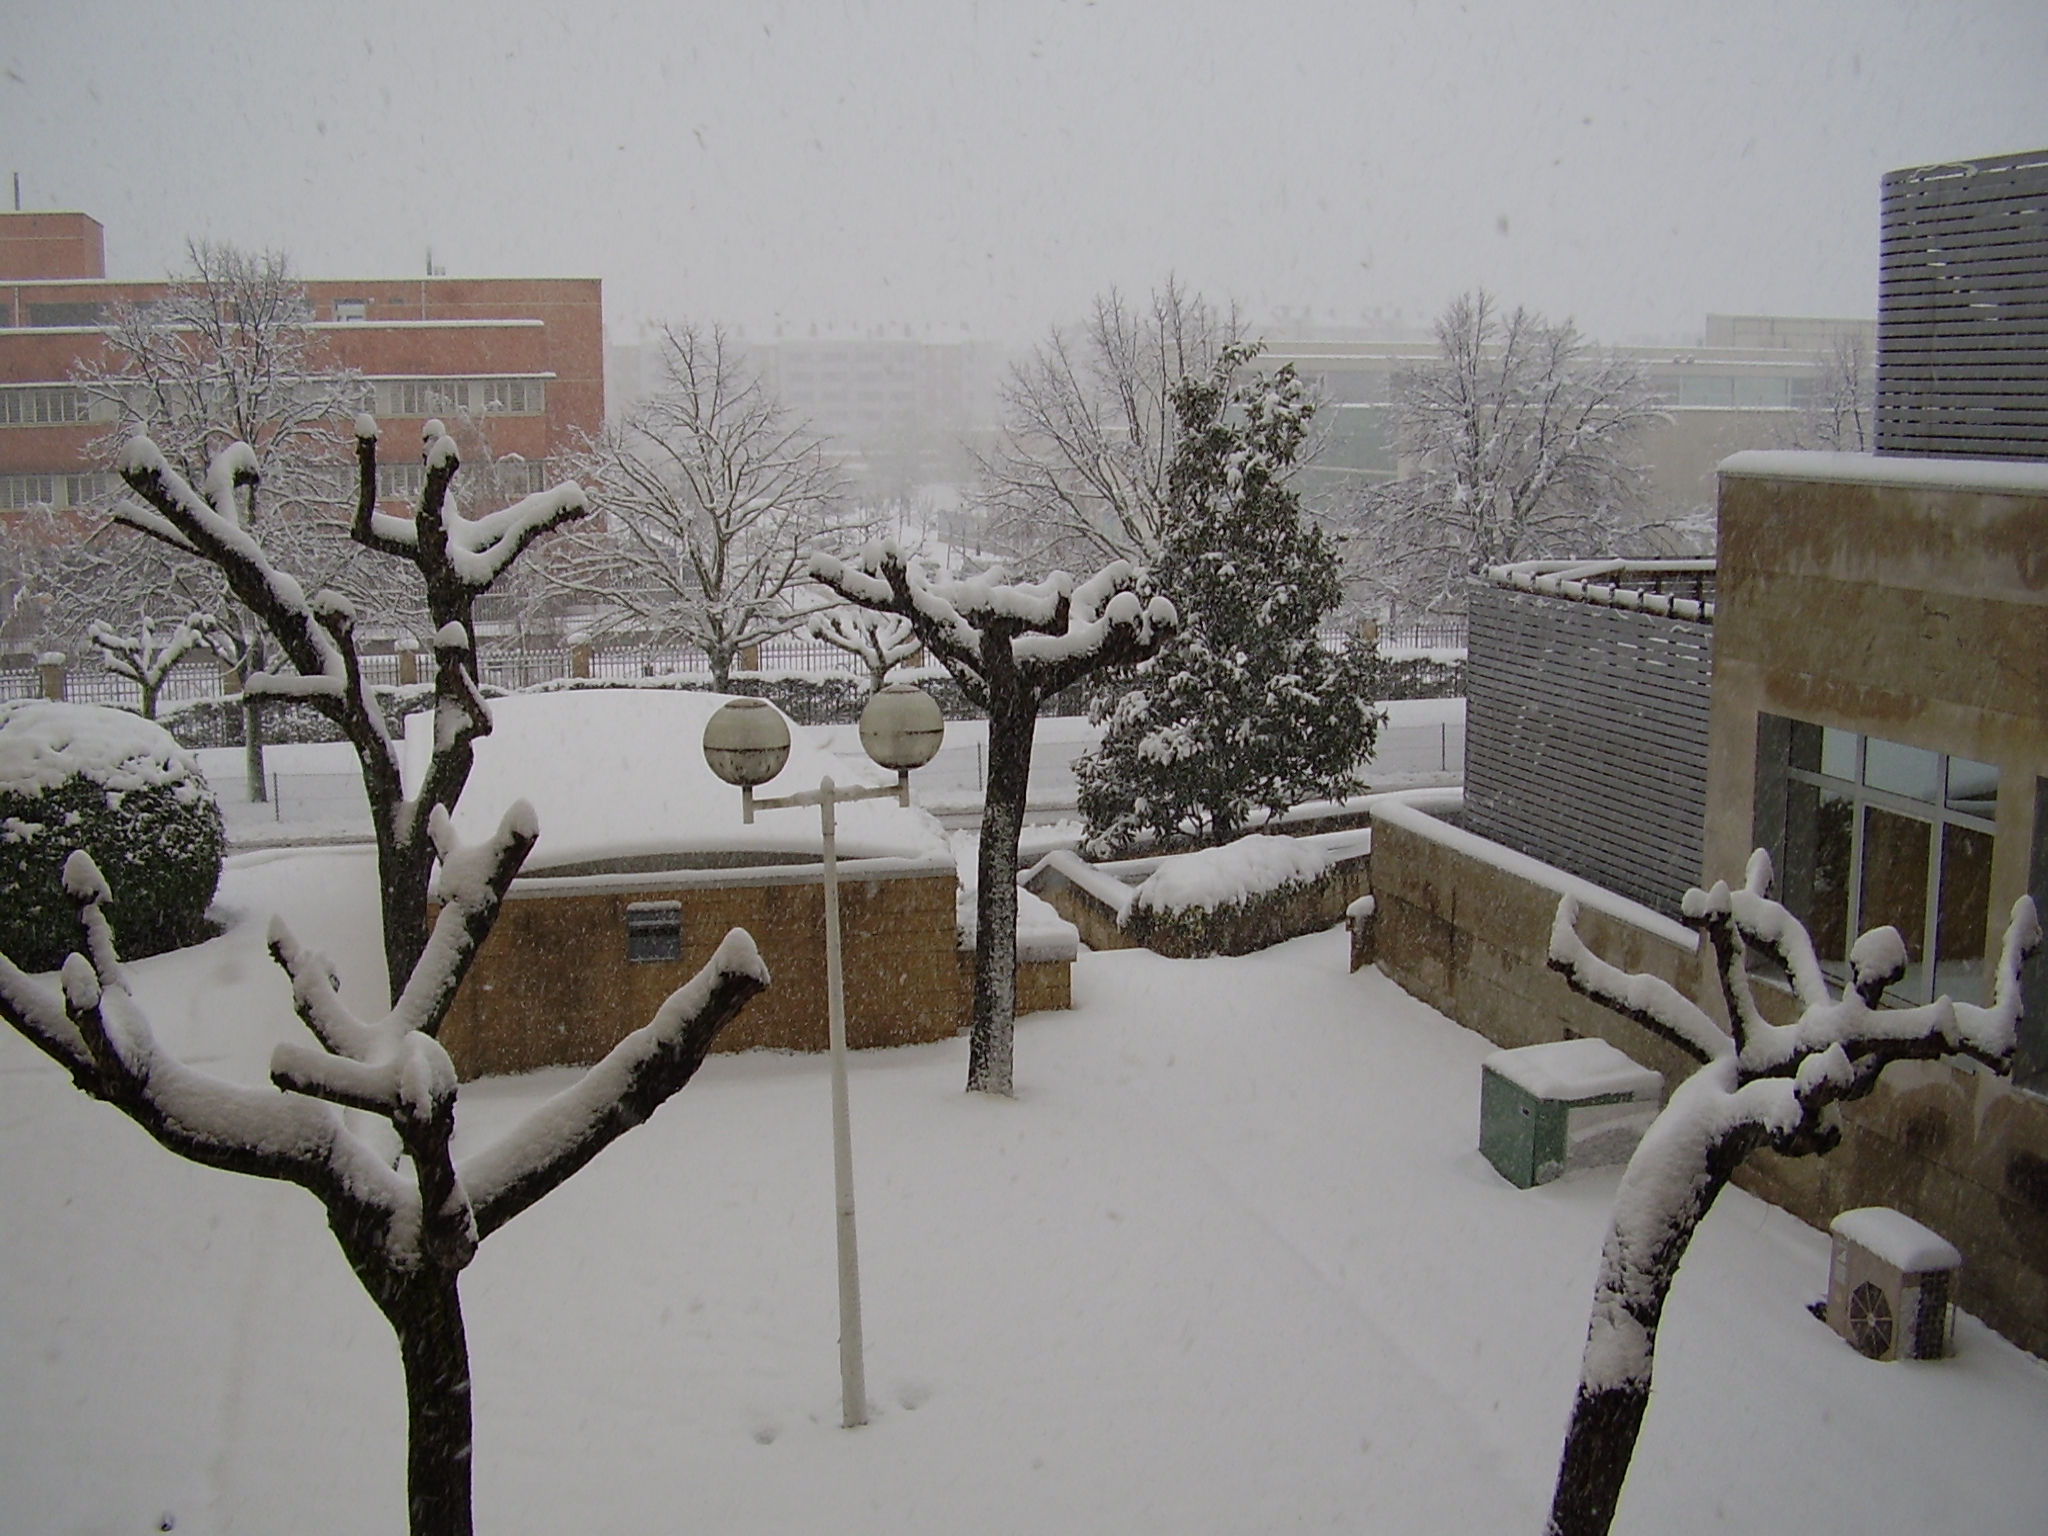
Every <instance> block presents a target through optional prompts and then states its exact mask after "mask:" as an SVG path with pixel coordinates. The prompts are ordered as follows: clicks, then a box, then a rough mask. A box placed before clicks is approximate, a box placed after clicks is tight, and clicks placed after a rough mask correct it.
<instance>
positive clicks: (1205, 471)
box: [1075, 345, 1380, 852]
mask: <svg viewBox="0 0 2048 1536" xmlns="http://www.w3.org/2000/svg"><path fill="white" fill-rule="evenodd" d="M1256 356H1257V349H1256V348H1255V347H1253V346H1249V345H1246V346H1230V347H1226V348H1224V349H1223V351H1222V352H1221V353H1220V354H1219V356H1218V357H1217V359H1216V362H1215V364H1214V366H1213V367H1212V368H1211V369H1210V370H1209V371H1207V372H1206V373H1204V374H1200V375H1197V376H1193V377H1188V378H1183V379H1182V380H1181V381H1180V382H1179V383H1178V384H1177V385H1176V386H1175V388H1174V390H1173V392H1172V400H1171V403H1172V408H1173V416H1174V423H1175V434H1176V435H1175V442H1176V447H1175V450H1174V454H1173V458H1172V461H1171V464H1170V466H1169V471H1168V477H1167V478H1168V488H1169V494H1168V499H1167V504H1166V509H1165V512H1164V514H1163V526H1164V535H1163V541H1162V548H1161V552H1160V555H1159V559H1158V561H1157V563H1156V564H1155V565H1154V567H1153V576H1154V579H1155V580H1156V581H1157V583H1158V585H1159V587H1160V588H1161V590H1163V591H1165V592H1168V593H1171V594H1172V596H1173V598H1174V600H1175V602H1176V603H1177V605H1178V606H1179V608H1180V610H1181V613H1182V615H1183V618H1182V622H1181V626H1180V629H1179V631H1178V632H1177V633H1176V634H1175V635H1174V637H1173V639H1172V640H1171V641H1169V642H1168V643H1167V644H1166V645H1165V646H1164V647H1162V648H1161V649H1160V651H1159V652H1158V654H1156V655H1154V656H1153V657H1151V658H1150V659H1149V660H1146V661H1143V662H1140V663H1139V664H1138V665H1137V666H1136V667H1135V668H1134V669H1132V672H1131V674H1130V677H1129V679H1128V682H1126V680H1125V679H1123V678H1117V679H1115V680H1114V681H1108V680H1098V682H1097V683H1096V685H1095V697H1094V698H1093V699H1092V700H1091V701H1090V705H1091V708H1090V713H1091V714H1092V715H1093V716H1094V717H1095V719H1096V721H1097V723H1098V724H1102V725H1104V726H1105V727H1106V729H1105V731H1104V734H1103V738H1102V742H1101V744H1100V745H1099V746H1098V747H1097V748H1096V750H1095V751H1094V752H1092V753H1091V754H1089V755H1088V756H1086V757H1084V758H1082V759H1081V760H1080V761H1079V762H1078V763H1077V764H1076V765H1075V766H1076V772H1077V776H1078V778H1079V781H1080V809H1081V813H1082V815H1083V816H1084V817H1085V818H1086V820H1087V823H1088V833H1089V838H1090V842H1091V845H1092V846H1093V847H1095V848H1096V849H1098V850H1100V851H1103V852H1111V851H1116V850H1121V849H1123V848H1126V847H1128V846H1129V845H1130V844H1131V843H1133V842H1134V841H1137V840H1140V839H1143V838H1147V837H1152V838H1172V837H1176V836H1179V835H1182V834H1188V833H1192V834H1193V835H1195V836H1196V837H1198V838H1200V839H1202V840H1204V841H1209V842H1216V843H1224V842H1228V841H1229V840H1230V839H1231V838H1232V837H1234V836H1236V835H1237V833H1238V832H1239V831H1241V830H1242V829H1243V828H1244V826H1245V825H1246V823H1247V821H1248V820H1249V818H1250V817H1251V816H1252V814H1253V813H1254V812H1255V811H1258V810H1263V811H1265V812H1266V813H1267V814H1268V815H1278V814H1279V813H1280V812H1282V811H1284V810H1286V809H1288V808H1289V807H1290V806H1293V805H1295V804H1297V803H1299V802H1301V801H1303V800H1307V799H1312V798H1320V799H1341V798H1342V797H1343V796H1345V795H1347V794H1350V793H1352V792H1354V791H1355V790H1356V789H1357V788H1358V784H1359V780H1358V778H1357V768H1358V765H1359V764H1360V763H1361V762H1363V761H1364V760H1365V758H1366V757H1367V756H1369V755H1370V753H1371V752H1372V748H1373V742H1374V738H1375V736H1376V734H1377V732H1378V727H1379V720H1380V716H1379V712H1378V711H1377V710H1376V709H1375V708H1374V706H1373V699H1372V688H1373V681H1374V672H1375V670H1376V662H1377V658H1376V657H1375V656H1374V655H1373V653H1372V651H1371V649H1370V648H1369V647H1364V646H1354V647H1351V648H1349V649H1347V650H1345V651H1344V652H1342V653H1341V654H1336V655H1333V654H1331V653H1330V652H1329V651H1326V650H1325V649H1324V648H1323V646H1322V643H1321V641H1320V640H1319V639H1318V637H1317V633H1316V629H1317V625H1318V624H1319V623H1320V621H1321V620H1322V617H1323V615H1324V614H1326V613H1327V612H1329V610H1330V609H1332V608H1334V607H1335V606H1336V605H1337V604H1338V602H1339V601H1340V600H1341V598H1342V596H1343V590H1342V582H1341V578H1340V574H1339V569H1338V562H1337V553H1336V550H1335V547H1334V546H1333V545H1332V544H1331V542H1330V540H1329V537H1328V536H1327V535H1326V534H1325V533H1324V532H1323V531H1322V530H1321V529H1320V528H1318V527H1316V526H1315V525H1314V524H1313V523H1312V522H1310V521H1309V520H1308V519H1307V518H1306V517H1304V516H1303V515H1302V510H1301V500H1300V497H1299V496H1298V495H1297V493H1296V492H1295V491H1294V489H1293V487H1292V486H1291V485H1290V484H1289V481H1290V479H1291V477H1292V475H1293V472H1294V469H1295V466H1296V464H1297V462H1298V460H1299V457H1300V454H1301V450H1302V446H1303V443H1304V442H1305V440H1306V438H1307V435H1308V429H1309V422H1310V420H1311V418H1312V417H1313V415H1314V411H1315V407H1314V404H1313V402H1312V401H1311V400H1310V399H1309V396H1308V391H1307V390H1306V389H1305V388H1304V387H1303V385H1302V383H1301V381H1300V379H1299V378H1297V377H1296V376H1295V373H1294V370H1293V368H1292V366H1291V365H1290V366H1288V367H1284V368H1281V369H1279V370H1278V371H1277V372H1275V373H1274V374H1272V375H1271V376H1264V375H1260V374H1258V373H1256V372H1253V371H1251V364H1252V362H1253V360H1254V359H1255V358H1256Z"/></svg>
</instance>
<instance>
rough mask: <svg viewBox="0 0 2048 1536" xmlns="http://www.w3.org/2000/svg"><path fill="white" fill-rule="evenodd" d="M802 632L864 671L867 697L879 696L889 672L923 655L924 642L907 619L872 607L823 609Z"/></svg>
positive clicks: (814, 615) (886, 681)
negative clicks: (843, 655) (838, 652)
mask: <svg viewBox="0 0 2048 1536" xmlns="http://www.w3.org/2000/svg"><path fill="white" fill-rule="evenodd" d="M806 629H807V631H808V632H809V634H810V636H811V638H812V639H814V640H822V641H824V642H825V643H826V644H827V645H829V646H832V647H834V648H835V649H837V650H842V651H844V652H846V654H847V655H849V656H852V657H855V658H857V659H858V660H859V661H860V663H861V665H862V666H864V667H866V668H867V673H868V692H869V693H870V694H876V693H880V692H881V691H882V690H883V689H884V688H885V687H887V686H888V683H889V674H890V673H891V672H893V671H895V670H896V669H897V668H898V667H900V666H902V665H904V664H905V663H906V662H912V661H915V660H916V659H917V658H918V657H919V656H920V655H922V654H923V652H924V642H923V641H922V640H920V639H918V638H917V631H916V629H915V628H913V627H912V626H911V623H910V620H908V619H906V618H903V617H901V616H900V615H898V614H893V613H876V612H875V611H874V610H873V609H872V608H856V607H845V606H841V607H837V608H827V609H825V610H823V611H822V612H819V613H814V614H812V615H811V616H810V619H809V620H808V622H807V624H806Z"/></svg>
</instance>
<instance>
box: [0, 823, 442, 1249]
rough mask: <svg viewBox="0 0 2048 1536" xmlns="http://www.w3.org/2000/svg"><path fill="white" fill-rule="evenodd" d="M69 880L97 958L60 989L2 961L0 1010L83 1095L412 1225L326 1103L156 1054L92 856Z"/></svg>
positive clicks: (353, 1210)
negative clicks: (117, 951)
mask: <svg viewBox="0 0 2048 1536" xmlns="http://www.w3.org/2000/svg"><path fill="white" fill-rule="evenodd" d="M64 887H65V890H66V893H67V894H68V895H70V897H71V898H72V900H73V902H74V903H76V905H77V908H78V915H79V922H80V926H81V928H82V929H83V930H84V931H85V938H86V950H87V951H88V952H89V953H90V954H91V956H92V958H90V959H88V958H87V955H86V954H81V953H73V954H72V955H71V956H70V958H69V959H67V960H66V961H65V963H64V967H63V970H62V972H61V973H60V977H59V980H60V988H59V989H51V988H50V987H48V986H47V985H46V984H44V983H41V982H38V981H34V980H31V979H30V978H29V977H27V976H24V975H23V974H22V973H21V972H20V971H19V970H17V969H16V968H15V967H14V966H13V964H12V963H10V962H8V961H6V960H5V959H4V958H0V1015H4V1016H5V1017H6V1018H7V1020H8V1022H9V1023H11V1024H13V1025H14V1027H15V1028H16V1029H17V1030H19V1031H20V1032H21V1033H22V1034H23V1035H25V1036H26V1037H27V1038H28V1039H29V1040H31V1041H32V1042H33V1043H35V1044H36V1045H37V1046H38V1047H39V1048H41V1049H42V1050H44V1052H45V1053H46V1054H48V1055H50V1056H51V1057H53V1058H54V1059H55V1060H57V1061H58V1062H59V1063H61V1064H62V1065H64V1066H65V1067H66V1068H68V1069H69V1070H70V1072H71V1075H72V1080H73V1081H74V1082H75V1083H77V1085H78V1086H79V1087H80V1088H81V1089H83V1090H84V1091H85V1092H86V1093H88V1094H90V1095H91V1096H92V1097H94V1098H97V1099H101V1100H103V1101H105V1102H107V1103H109V1104H112V1105H114V1106H115V1107H116V1108H118V1109H120V1110H121V1111H122V1112H123V1113H125V1114H126V1115H127V1116H128V1117H129V1118H130V1119H131V1120H133V1121H135V1122H136V1124H138V1125H140V1126H141V1127H142V1128H143V1129H144V1130H146V1131H148V1132H149V1134H150V1135H151V1136H153V1137H155V1138H156V1139H157V1140H158V1141H159V1142H161V1143H163V1145H165V1146H166V1147H168V1148H170V1149H171V1150H172V1151H174V1152H178V1153H180V1154H181V1155H183V1156H185V1157H188V1158H190V1159H192V1160H193V1161H195V1162H200V1163H205V1164H208V1165H209V1166H212V1167H216V1168H225V1169H228V1170H230V1171H232V1172H237V1173H248V1174H255V1175H257V1176H259V1177H263V1178H273V1179H282V1180H286V1181H288V1182H291V1183H295V1184H299V1185H302V1186H304V1187H305V1188H307V1189H309V1190H311V1191H312V1192H313V1193H315V1194H316V1195H318V1196H320V1198H321V1199H322V1200H323V1201H324V1202H325V1203H326V1204H327V1205H328V1207H329V1209H330V1210H331V1211H333V1210H344V1211H345V1212H346V1213H347V1214H348V1215H349V1217H350V1219H351V1220H352V1221H353V1222H354V1223H355V1224H356V1225H357V1226H358V1227H359V1228H362V1227H367V1228H368V1229H370V1230H373V1231H375V1232H379V1233H385V1234H395V1233H398V1232H400V1231H402V1230H405V1229H407V1228H409V1227H411V1226H416V1225H417V1202H416V1198H414V1197H412V1196H411V1191H410V1190H408V1188H407V1187H406V1185H405V1184H404V1182H403V1181H402V1180H400V1179H399V1178H398V1176H397V1175H396V1174H394V1173H393V1172H392V1170H391V1169H390V1168H389V1167H388V1166H386V1165H385V1164H384V1162H383V1161H382V1160H381V1159H380V1158H378V1157H377V1156H376V1155H375V1154H374V1153H373V1152H372V1151H371V1150H370V1149H369V1148H368V1147H367V1146H365V1145H364V1144H363V1143H361V1142H360V1141H358V1140H357V1139H356V1138H355V1137H353V1136H351V1135H350V1134H349V1133H348V1132H347V1131H346V1129H345V1128H344V1127H343V1125H342V1122H341V1119H340V1117H339V1116H338V1115H337V1114H336V1113H335V1112H334V1111H333V1110H331V1109H329V1108H327V1107H326V1106H325V1105H321V1104H315V1103H312V1102H310V1101H308V1100H305V1099H302V1098H292V1097H287V1096H285V1095H282V1094H279V1093H277V1092H275V1091H272V1090H268V1089H260V1088H248V1087H244V1086H241V1085H239V1084H235V1083H229V1082H224V1081H222V1080H221V1079H218V1078H215V1077H211V1076H209V1075H207V1074H206V1073H203V1072H197V1071H194V1070H193V1069H192V1068H190V1067H187V1066H186V1065H185V1064H184V1063H182V1062H180V1061H179V1060H177V1058H176V1057H174V1056H172V1055H170V1054H169V1053H168V1052H165V1051H163V1050H162V1049H161V1048H160V1047H159V1046H158V1045H157V1042H156V1039H155V1036H154V1034H153V1032H152V1031H151V1029H150V1026H149V1021H148V1019H147V1017H146V1016H145V1015H144V1014H143V1013H142V1010H141V1009H140V1008H139V1007H137V1006H136V1005H135V1002H134V1000H133V999H132V998H131V997H130V995H129V991H128V986H127V982H126V979H125V978H124V976H123V975H122V973H121V969H120V964H119V960H118V957H117V956H116V954H115V950H114V944H113V939H112V934H111V930H110V927H109V925H108V923H107V919H106V916H105V914H104V913H103V912H102V911H101V910H100V907H101V904H102V903H103V902H105V901H106V900H107V899H108V890H107V885H106V882H105V880H104V879H103V878H101V876H100V873H99V870H98V869H97V868H96V867H95V866H94V865H93V863H92V860H91V858H90V857H89V856H88V855H86V854H85V853H83V852H78V853H74V854H72V856H71V857H70V859H69V860H67V861H66V864H65V871H64Z"/></svg>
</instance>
